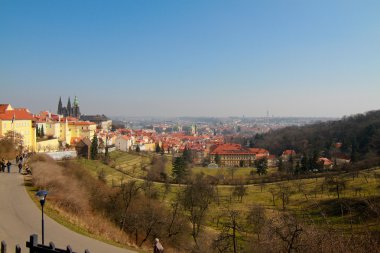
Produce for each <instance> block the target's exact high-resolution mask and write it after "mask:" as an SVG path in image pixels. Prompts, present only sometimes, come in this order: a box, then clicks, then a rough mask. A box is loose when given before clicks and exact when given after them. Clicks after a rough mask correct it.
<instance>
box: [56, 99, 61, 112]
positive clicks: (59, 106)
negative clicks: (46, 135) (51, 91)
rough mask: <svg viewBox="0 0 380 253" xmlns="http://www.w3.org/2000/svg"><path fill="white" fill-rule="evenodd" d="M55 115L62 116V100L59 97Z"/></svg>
mask: <svg viewBox="0 0 380 253" xmlns="http://www.w3.org/2000/svg"><path fill="white" fill-rule="evenodd" d="M57 114H59V115H62V100H61V97H59V102H58V110H57Z"/></svg>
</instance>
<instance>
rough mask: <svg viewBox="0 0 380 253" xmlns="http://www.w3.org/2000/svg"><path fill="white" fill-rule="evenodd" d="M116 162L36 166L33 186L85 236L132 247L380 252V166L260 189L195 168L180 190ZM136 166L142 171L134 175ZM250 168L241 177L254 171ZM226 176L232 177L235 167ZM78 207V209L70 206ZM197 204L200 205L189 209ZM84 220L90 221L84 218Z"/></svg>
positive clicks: (118, 156)
mask: <svg viewBox="0 0 380 253" xmlns="http://www.w3.org/2000/svg"><path fill="white" fill-rule="evenodd" d="M111 156H112V157H113V158H114V159H115V161H116V164H112V163H111V164H110V165H105V164H103V163H102V162H101V161H88V160H73V161H64V162H63V163H61V164H60V165H62V166H63V167H62V166H60V165H59V164H58V165H54V166H52V165H51V164H49V165H47V164H45V163H46V161H37V162H35V163H33V165H32V166H33V182H34V185H35V187H44V188H48V189H49V192H51V195H52V196H51V197H50V203H52V202H55V204H54V206H53V207H52V208H56V209H57V210H58V213H67V215H68V216H69V217H71V218H70V220H71V221H72V222H74V223H75V224H79V225H80V226H84V230H86V231H90V232H91V233H95V234H98V235H102V234H104V236H106V237H107V238H108V239H110V238H112V240H115V241H116V242H119V243H121V242H122V243H127V244H129V245H132V244H133V245H137V246H139V245H141V246H142V247H147V246H149V245H150V242H151V241H152V240H153V239H154V238H155V237H159V238H160V239H161V240H162V241H163V243H164V246H166V248H167V249H168V252H233V251H232V249H233V247H232V245H233V242H234V241H235V243H236V245H237V249H238V252H282V251H289V252H297V251H298V252H301V251H303V252H305V251H307V252H321V251H323V252H363V253H364V252H378V251H379V250H380V240H379V234H380V206H379V198H380V192H379V191H380V169H379V168H372V169H367V170H362V171H360V172H359V173H357V174H352V173H351V174H348V173H342V174H340V175H334V176H333V175H327V176H323V177H320V178H313V179H295V180H286V181H281V182H276V183H260V184H253V185H239V184H238V185H216V184H215V182H212V181H209V178H208V177H207V173H209V174H211V175H213V174H212V173H215V172H217V170H215V169H213V170H207V169H202V168H193V177H192V179H191V180H190V181H188V182H187V184H180V185H179V184H169V183H158V182H150V181H146V180H143V179H141V178H136V177H139V175H143V174H145V173H147V170H149V168H147V167H145V166H141V162H143V164H144V162H146V161H147V160H146V159H148V157H145V156H140V155H137V154H128V153H121V152H116V153H112V154H111ZM145 160H146V161H145ZM139 161H140V164H139V163H138V162H139ZM47 162H48V163H51V162H52V161H47ZM168 163H170V162H169V161H168ZM134 165H137V166H135V168H134V172H133V171H132V172H131V171H128V170H130V169H133V166H134ZM57 166H58V167H60V169H59V170H60V171H61V172H59V177H58V176H55V177H52V176H48V178H49V180H47V178H46V174H47V175H50V174H49V173H46V171H44V172H43V173H38V172H37V173H34V172H35V171H38V169H37V167H38V168H40V169H41V168H49V169H51V168H56V169H58V167H57ZM120 168H123V169H120ZM36 169H37V170H36ZM243 169H244V168H243ZM243 169H241V170H239V171H236V174H235V176H239V175H240V174H245V173H247V172H248V171H244V170H243ZM124 170H126V171H128V172H127V173H125V171H124ZM219 172H221V171H219ZM224 173H225V176H231V175H230V174H229V173H230V172H229V171H228V170H227V169H226V170H225V172H224ZM39 175H42V176H43V178H42V179H39ZM201 175H203V176H201ZM214 176H215V174H214ZM65 178H67V179H65ZM65 180H70V182H74V186H76V187H74V188H75V189H76V191H79V192H81V196H80V197H79V198H77V199H75V201H72V200H65V199H62V198H64V197H65V196H69V195H67V194H65V195H62V194H59V192H65V191H68V190H67V189H65V185H66V184H62V183H61V182H60V181H65ZM104 182H106V184H104ZM41 184H44V185H41ZM78 187H79V188H78ZM60 188H62V189H60ZM132 193H133V194H132ZM130 194H132V195H130ZM189 194H190V195H189ZM128 196H132V198H129V197H128ZM190 196H192V197H191V198H189V197H190ZM207 196H208V197H210V198H208V197H207ZM205 197H207V198H205ZM207 199H208V200H207ZM83 200H84V201H83ZM129 200H131V202H129ZM189 200H191V201H190V202H189ZM206 200H207V201H206ZM205 201H206V202H205ZM69 202H70V203H72V204H71V206H69V205H66V204H65V203H69ZM126 203H130V206H129V208H126ZM197 203H198V204H197ZM192 204H197V205H195V206H194V207H193V208H190V207H191V205H192ZM203 208H204V209H203ZM62 210H63V211H62ZM192 210H193V211H194V210H198V211H200V210H203V211H202V212H200V213H198V214H197V215H200V216H199V217H202V218H201V219H199V220H198V223H197V224H199V226H195V228H199V235H197V236H196V238H197V241H196V242H195V240H194V239H193V232H192V229H191V227H192V224H193V223H192V217H198V216H193V215H192V212H193V211H192ZM83 213H86V219H82V218H81V217H82V216H83V215H82V214H83ZM91 214H93V215H94V216H93V217H95V218H93V217H92V216H91ZM193 214H194V213H193ZM201 214H202V215H201ZM100 218H102V219H104V221H102V222H99V224H103V225H102V226H101V230H100V231H101V232H99V231H98V230H97V226H93V225H94V223H93V222H92V221H94V220H96V219H100ZM87 221H88V222H89V223H87ZM107 222H111V223H107ZM124 222H125V224H126V225H125V226H124V225H123V224H124ZM104 224H108V225H107V226H106V225H104ZM152 224H153V225H154V226H153V227H152ZM107 227H109V228H110V229H111V230H108V228H107ZM120 227H121V228H122V229H121V230H120ZM118 228H119V229H118ZM112 229H116V230H115V231H119V232H118V233H114V232H112V231H113V230H112ZM97 231H98V232H97ZM121 231H123V233H122V234H124V233H125V234H124V235H125V236H122V237H120V238H117V237H116V238H115V237H114V236H113V235H122V234H121ZM195 231H196V230H195ZM233 231H234V232H233ZM147 232H149V233H147ZM136 233H137V234H136ZM326 235H328V237H326ZM136 236H137V237H136ZM292 237H294V238H293V239H292V240H289V238H292ZM121 238H123V239H121ZM204 249H207V250H204Z"/></svg>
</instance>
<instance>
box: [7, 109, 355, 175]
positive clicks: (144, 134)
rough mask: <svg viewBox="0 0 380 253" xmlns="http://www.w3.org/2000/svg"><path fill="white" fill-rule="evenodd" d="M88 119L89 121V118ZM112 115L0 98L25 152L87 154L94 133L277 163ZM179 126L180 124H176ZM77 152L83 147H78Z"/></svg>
mask: <svg viewBox="0 0 380 253" xmlns="http://www.w3.org/2000/svg"><path fill="white" fill-rule="evenodd" d="M89 120H92V121H89ZM111 126H112V121H111V120H109V119H108V118H107V117H105V116H104V115H101V116H99V115H95V116H85V117H83V115H82V116H81V118H79V117H72V116H66V117H64V116H63V115H60V114H53V113H51V112H47V111H44V112H41V113H39V114H37V115H34V114H32V113H30V111H29V110H28V109H26V108H13V107H12V106H11V105H10V104H0V137H1V136H5V134H6V133H7V132H9V131H14V132H16V133H19V134H20V135H21V136H22V145H23V149H24V150H27V151H30V152H55V151H62V150H76V151H77V152H81V151H86V150H87V151H86V152H83V153H85V155H87V156H88V150H89V147H90V145H91V140H92V139H93V137H94V135H96V136H97V138H98V145H99V150H100V152H105V148H106V147H108V150H109V151H112V150H121V151H131V150H133V151H135V150H139V151H142V152H144V151H145V152H155V151H157V147H159V150H160V152H162V153H170V154H176V153H182V152H183V151H184V150H185V149H188V150H190V151H191V153H192V156H193V161H194V163H196V164H201V163H203V162H204V161H205V160H208V161H209V163H215V161H216V159H217V157H218V160H219V161H218V165H219V166H222V167H224V166H239V167H248V166H252V165H253V163H254V161H255V160H258V159H264V158H265V159H267V161H268V166H276V165H277V163H278V159H277V158H276V156H275V155H271V154H270V153H269V151H268V150H266V149H262V148H248V147H245V146H242V145H239V144H231V143H225V137H224V136H223V135H215V134H212V133H209V134H207V133H203V134H197V131H196V128H194V130H193V131H191V132H190V133H189V132H183V131H178V132H171V133H165V132H161V133H158V132H156V131H155V130H150V129H146V130H132V129H116V130H114V131H111ZM179 130H180V128H179ZM81 153H82V152H81ZM289 157H297V154H296V152H295V151H294V150H285V151H284V152H283V154H282V156H281V158H282V160H284V161H287V160H288V159H289ZM319 160H320V163H322V164H323V166H324V167H325V168H331V167H332V166H333V164H334V162H335V163H338V164H342V163H347V162H349V158H347V157H344V156H342V155H341V156H337V157H335V158H334V161H332V160H330V159H328V158H325V157H321V158H319Z"/></svg>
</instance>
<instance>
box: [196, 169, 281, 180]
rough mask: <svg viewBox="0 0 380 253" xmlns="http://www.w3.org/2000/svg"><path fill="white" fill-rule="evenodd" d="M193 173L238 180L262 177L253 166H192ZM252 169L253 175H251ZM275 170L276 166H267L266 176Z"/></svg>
mask: <svg viewBox="0 0 380 253" xmlns="http://www.w3.org/2000/svg"><path fill="white" fill-rule="evenodd" d="M191 171H192V173H193V174H201V173H203V174H205V175H209V176H213V177H222V178H225V179H232V178H234V179H238V180H243V181H245V180H248V179H256V178H263V177H264V176H260V175H258V174H257V169H256V168H254V167H242V168H240V167H221V168H207V167H193V168H191ZM252 171H253V176H251V174H252ZM276 172H277V168H273V167H269V168H268V170H267V176H269V175H272V174H274V173H276Z"/></svg>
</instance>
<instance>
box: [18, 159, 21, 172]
mask: <svg viewBox="0 0 380 253" xmlns="http://www.w3.org/2000/svg"><path fill="white" fill-rule="evenodd" d="M21 171H22V162H21V161H20V162H19V163H18V173H21Z"/></svg>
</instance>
